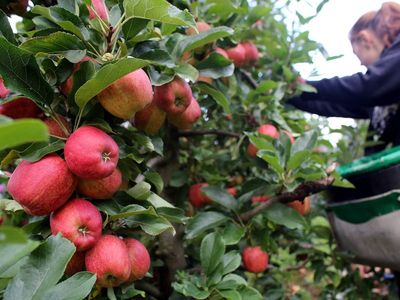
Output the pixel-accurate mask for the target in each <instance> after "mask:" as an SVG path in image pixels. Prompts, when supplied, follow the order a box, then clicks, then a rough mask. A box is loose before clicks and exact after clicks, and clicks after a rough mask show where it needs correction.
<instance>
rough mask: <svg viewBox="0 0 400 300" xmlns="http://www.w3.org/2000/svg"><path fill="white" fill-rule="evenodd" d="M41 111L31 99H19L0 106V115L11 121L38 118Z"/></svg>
mask: <svg viewBox="0 0 400 300" xmlns="http://www.w3.org/2000/svg"><path fill="white" fill-rule="evenodd" d="M41 113H42V111H41V109H40V108H39V107H38V106H37V105H36V104H35V102H33V101H32V100H31V99H28V98H25V97H20V98H16V99H14V100H12V101H10V102H6V103H3V104H1V105H0V115H5V116H7V117H9V118H12V119H22V118H38V117H39V115H40V114H41Z"/></svg>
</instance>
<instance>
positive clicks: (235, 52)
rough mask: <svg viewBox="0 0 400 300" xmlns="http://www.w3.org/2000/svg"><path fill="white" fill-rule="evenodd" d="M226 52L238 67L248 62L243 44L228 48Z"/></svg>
mask: <svg viewBox="0 0 400 300" xmlns="http://www.w3.org/2000/svg"><path fill="white" fill-rule="evenodd" d="M226 53H227V54H228V57H229V59H230V60H232V61H233V63H234V64H235V66H236V67H242V66H243V65H244V64H245V63H246V49H245V48H244V47H243V45H242V44H238V45H237V46H236V47H234V48H230V49H226Z"/></svg>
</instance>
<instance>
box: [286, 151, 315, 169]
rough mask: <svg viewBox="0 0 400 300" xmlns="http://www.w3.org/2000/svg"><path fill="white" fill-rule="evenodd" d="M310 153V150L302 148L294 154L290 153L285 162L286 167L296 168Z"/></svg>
mask: <svg viewBox="0 0 400 300" xmlns="http://www.w3.org/2000/svg"><path fill="white" fill-rule="evenodd" d="M310 155H311V151H310V150H303V151H298V152H296V153H294V154H292V155H291V156H290V158H289V160H288V162H287V165H286V166H287V168H288V169H289V170H294V169H297V168H298V167H300V166H301V164H302V163H303V162H305V161H307V160H308V158H309V157H310Z"/></svg>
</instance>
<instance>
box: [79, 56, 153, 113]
mask: <svg viewBox="0 0 400 300" xmlns="http://www.w3.org/2000/svg"><path fill="white" fill-rule="evenodd" d="M148 64H150V62H148V61H145V60H141V59H137V58H123V59H120V60H118V61H117V62H116V63H113V64H108V65H106V66H104V67H102V68H101V69H100V70H99V71H98V72H97V73H96V74H95V75H94V76H93V78H92V79H90V80H88V81H87V82H86V83H85V84H83V85H82V86H81V87H80V88H79V89H78V90H77V91H76V94H75V102H76V104H78V106H79V107H80V108H83V107H84V106H85V105H86V104H87V103H88V102H89V100H90V99H92V98H94V97H95V96H96V95H97V94H99V93H100V92H101V91H102V90H104V89H105V88H106V87H108V86H109V85H110V84H112V83H113V82H114V81H116V80H118V79H120V78H121V77H123V76H125V75H127V74H129V73H131V72H133V71H135V70H137V69H140V68H143V67H144V66H147V65H148Z"/></svg>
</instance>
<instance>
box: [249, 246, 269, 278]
mask: <svg viewBox="0 0 400 300" xmlns="http://www.w3.org/2000/svg"><path fill="white" fill-rule="evenodd" d="M268 258H269V257H268V253H267V252H265V251H263V250H262V249H261V247H260V246H256V247H246V248H245V249H244V250H243V253H242V260H243V266H244V268H245V269H246V270H247V271H249V272H252V273H262V272H264V271H265V270H266V269H267V268H268Z"/></svg>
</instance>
